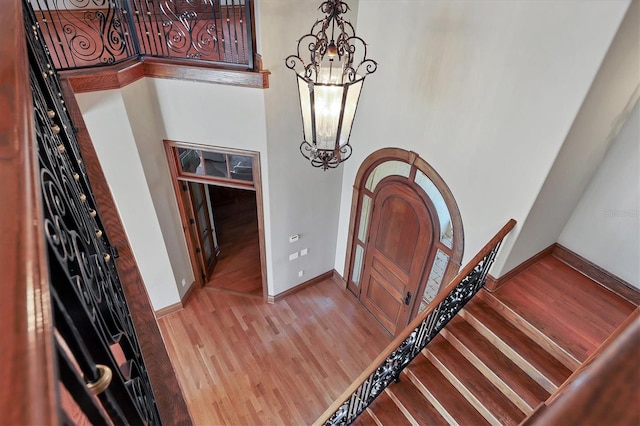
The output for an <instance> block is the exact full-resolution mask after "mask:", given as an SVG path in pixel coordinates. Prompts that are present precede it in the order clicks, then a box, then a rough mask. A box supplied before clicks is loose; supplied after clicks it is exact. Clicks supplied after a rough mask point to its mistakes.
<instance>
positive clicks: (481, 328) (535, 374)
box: [459, 309, 557, 393]
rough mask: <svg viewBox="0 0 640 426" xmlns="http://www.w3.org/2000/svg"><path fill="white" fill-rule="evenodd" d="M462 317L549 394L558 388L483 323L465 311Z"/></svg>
mask: <svg viewBox="0 0 640 426" xmlns="http://www.w3.org/2000/svg"><path fill="white" fill-rule="evenodd" d="M459 315H460V316H462V317H463V318H464V319H465V320H466V321H467V322H468V323H469V324H471V325H472V326H473V327H474V328H475V329H476V330H477V331H478V333H480V334H482V335H483V336H484V338H485V339H487V340H488V341H489V342H491V344H493V345H494V346H495V347H496V348H498V349H499V350H500V352H502V353H503V354H504V355H505V356H506V357H508V358H509V359H510V360H511V361H513V362H514V363H515V364H516V365H517V366H518V367H520V368H521V369H522V370H523V371H525V372H526V373H527V374H528V375H529V376H530V377H531V378H532V379H534V380H535V381H536V382H537V383H538V384H539V385H540V386H542V387H543V388H544V389H545V390H546V391H547V392H549V393H553V392H555V390H556V389H557V386H556V385H554V384H553V382H551V380H549V378H547V377H545V376H544V374H542V373H541V372H540V371H538V370H537V369H536V368H535V367H534V366H533V365H531V364H530V363H529V362H528V361H527V360H526V359H525V358H524V357H522V356H521V355H520V354H519V353H517V352H516V351H514V350H513V349H512V348H511V347H510V346H509V345H508V344H506V343H505V342H504V341H502V340H501V339H500V337H499V336H497V335H495V334H494V332H493V331H492V330H490V329H489V328H487V327H486V326H485V325H484V324H483V323H482V322H481V321H479V320H478V319H476V318H475V317H474V316H473V315H471V314H470V313H469V312H467V311H465V310H464V309H463V310H462V311H460V313H459Z"/></svg>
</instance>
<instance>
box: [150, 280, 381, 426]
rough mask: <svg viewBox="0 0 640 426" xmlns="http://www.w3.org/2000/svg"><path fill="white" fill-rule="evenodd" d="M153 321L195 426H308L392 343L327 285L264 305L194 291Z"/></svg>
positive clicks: (332, 284) (364, 314) (354, 304)
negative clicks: (178, 308) (176, 307)
mask: <svg viewBox="0 0 640 426" xmlns="http://www.w3.org/2000/svg"><path fill="white" fill-rule="evenodd" d="M158 322H159V324H160V328H161V330H162V334H163V336H164V339H165V341H166V345H167V350H168V352H169V356H170V357H171V361H172V363H173V366H174V369H175V370H176V373H177V375H178V379H179V382H180V385H181V387H182V390H183V392H184V394H185V399H186V400H187V404H188V405H189V410H190V412H191V415H192V417H193V420H194V422H195V423H196V424H198V425H258V424H260V425H262V424H265V425H266V424H269V425H272V424H273V425H276V424H277V425H280V424H282V425H302V424H310V423H312V422H313V421H314V420H316V418H317V417H318V416H319V415H320V414H322V412H323V411H324V410H325V409H326V407H327V406H328V405H329V404H330V403H331V402H333V400H334V399H335V398H336V397H337V396H338V395H340V394H341V393H342V392H343V391H344V389H345V388H346V387H347V386H348V385H349V384H351V382H352V381H353V380H354V379H355V378H356V377H357V376H358V375H359V374H360V373H361V372H362V371H363V370H364V369H365V368H366V366H367V365H368V364H369V363H370V362H371V361H372V360H373V359H374V358H375V357H376V356H377V355H378V354H379V353H380V352H381V351H382V350H383V349H384V347H385V346H386V345H387V344H388V343H389V342H390V341H391V336H390V335H389V334H388V333H387V332H386V331H385V330H384V329H383V328H382V327H381V326H380V325H379V324H378V323H377V322H376V321H375V319H374V318H373V317H372V316H371V315H370V314H369V313H368V312H367V311H366V310H365V309H364V308H363V307H362V306H360V305H359V304H358V302H357V301H356V300H355V299H354V298H353V297H352V296H350V295H348V294H347V293H346V292H345V291H344V290H342V289H341V288H340V287H339V286H338V285H337V283H335V282H334V281H333V279H328V280H325V281H323V282H321V283H319V284H317V285H315V286H312V287H309V288H306V289H304V290H302V291H300V292H298V293H294V294H292V295H290V296H288V297H286V298H285V299H283V300H280V301H278V302H276V303H275V304H272V305H270V304H267V303H265V302H263V301H261V300H258V299H255V298H248V297H242V296H238V295H234V294H229V293H225V292H223V291H216V290H211V289H206V288H205V289H198V290H197V294H195V295H194V296H193V298H192V300H191V301H190V302H189V304H188V305H187V306H186V307H185V309H183V310H182V311H179V312H175V313H172V314H170V315H167V316H165V317H163V318H160V319H159V320H158Z"/></svg>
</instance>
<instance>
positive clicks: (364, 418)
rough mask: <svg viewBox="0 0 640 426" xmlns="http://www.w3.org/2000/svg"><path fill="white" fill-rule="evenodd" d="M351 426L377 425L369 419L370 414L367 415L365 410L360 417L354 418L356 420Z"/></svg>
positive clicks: (371, 418)
mask: <svg viewBox="0 0 640 426" xmlns="http://www.w3.org/2000/svg"><path fill="white" fill-rule="evenodd" d="M351 424H352V425H354V426H373V425H377V423H376V421H375V420H373V417H371V414H369V412H368V411H367V410H365V411H363V412H362V413H360V415H359V416H358V417H356V419H355V420H354V421H353V422H351Z"/></svg>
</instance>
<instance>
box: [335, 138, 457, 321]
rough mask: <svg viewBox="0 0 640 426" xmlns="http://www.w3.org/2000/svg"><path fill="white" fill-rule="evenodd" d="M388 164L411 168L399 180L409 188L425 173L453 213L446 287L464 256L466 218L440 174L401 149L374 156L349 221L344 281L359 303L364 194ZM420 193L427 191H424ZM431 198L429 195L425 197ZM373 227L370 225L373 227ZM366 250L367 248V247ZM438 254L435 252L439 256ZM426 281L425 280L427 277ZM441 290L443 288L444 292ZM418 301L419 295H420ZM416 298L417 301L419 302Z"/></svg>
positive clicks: (362, 174) (359, 182)
mask: <svg viewBox="0 0 640 426" xmlns="http://www.w3.org/2000/svg"><path fill="white" fill-rule="evenodd" d="M387 161H399V162H402V163H406V164H407V165H408V166H409V167H410V171H409V174H408V176H407V177H399V179H400V180H401V181H402V180H404V182H405V183H406V184H407V185H410V186H413V185H416V184H415V182H414V179H415V177H416V173H417V171H418V170H420V171H421V172H422V173H424V174H425V175H426V176H427V177H428V178H429V179H430V180H431V182H432V183H433V184H434V185H435V187H436V189H437V190H438V191H439V192H440V194H441V196H442V198H443V199H444V202H445V204H446V206H447V209H448V211H449V215H450V217H451V223H452V227H453V230H454V232H453V240H452V247H451V248H450V249H449V250H448V252H449V254H448V256H449V262H448V264H447V267H446V270H445V273H444V277H443V279H442V286H444V285H446V284H447V283H448V282H449V281H450V280H451V279H452V278H454V277H455V275H456V274H457V272H458V270H459V268H460V265H461V262H462V255H463V252H464V229H463V226H462V216H461V215H460V210H459V209H458V204H457V203H456V201H455V198H454V197H453V193H452V192H451V190H450V189H449V187H448V185H447V184H446V183H445V181H444V180H443V179H442V177H441V176H440V175H439V174H438V172H436V170H435V169H434V168H433V167H431V165H430V164H429V163H427V162H426V161H425V160H424V159H422V158H420V156H419V155H418V154H417V153H415V152H413V151H406V150H403V149H401V148H383V149H380V150H378V151H375V152H373V153H372V154H370V155H369V156H368V157H367V158H366V159H365V160H364V161H363V162H362V164H361V165H360V168H359V170H358V173H357V175H356V179H355V182H354V185H353V194H352V200H351V214H350V219H349V234H348V239H347V250H346V258H345V269H344V275H343V277H344V281H343V286H344V287H345V288H346V289H347V290H349V291H350V292H351V293H352V294H353V295H354V296H355V297H356V298H358V299H359V297H360V291H361V290H362V273H363V272H364V265H363V266H362V269H361V270H360V272H359V274H360V277H359V280H360V282H359V285H356V284H355V283H354V281H353V275H354V271H353V269H354V268H353V264H354V261H355V256H356V247H357V246H362V245H363V244H362V242H361V241H360V240H359V239H358V230H359V225H360V216H361V215H360V212H361V209H362V203H363V194H364V193H367V192H368V193H369V194H371V191H368V190H367V189H366V188H365V184H366V182H367V178H368V177H369V175H370V174H371V172H372V171H373V170H375V168H376V167H377V166H378V165H380V164H382V163H385V162H387ZM419 191H423V190H422V189H421V188H420V189H419ZM424 195H425V196H426V197H427V198H429V197H428V195H426V194H424ZM369 225H370V224H369ZM369 232H370V229H367V230H366V234H367V238H368V235H369ZM365 250H366V244H365ZM436 251H437V250H434V252H436ZM366 256H367V253H366V252H365V253H364V254H363V257H362V259H363V260H362V262H364V259H366ZM422 280H423V281H424V280H425V278H424V277H423V278H422ZM425 286H426V281H424V282H423V283H420V285H419V288H420V289H421V290H420V291H424V287H425ZM442 286H441V288H442ZM417 297H418V295H417ZM417 297H416V299H417ZM419 297H420V298H422V293H420V294H419ZM419 306H420V304H419V303H416V304H415V306H414V307H413V309H412V313H411V314H410V316H409V321H411V319H412V318H414V317H415V315H416V314H417V312H418V309H419Z"/></svg>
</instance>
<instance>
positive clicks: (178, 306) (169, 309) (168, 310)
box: [156, 301, 184, 318]
mask: <svg viewBox="0 0 640 426" xmlns="http://www.w3.org/2000/svg"><path fill="white" fill-rule="evenodd" d="M182 308H184V306H183V305H182V302H181V301H180V302H176V303H173V304H171V305H169V306H165V307H164V308H162V309H158V310H157V311H156V318H162V317H164V316H167V315H169V314H172V313H174V312H178V311H181V310H182Z"/></svg>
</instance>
